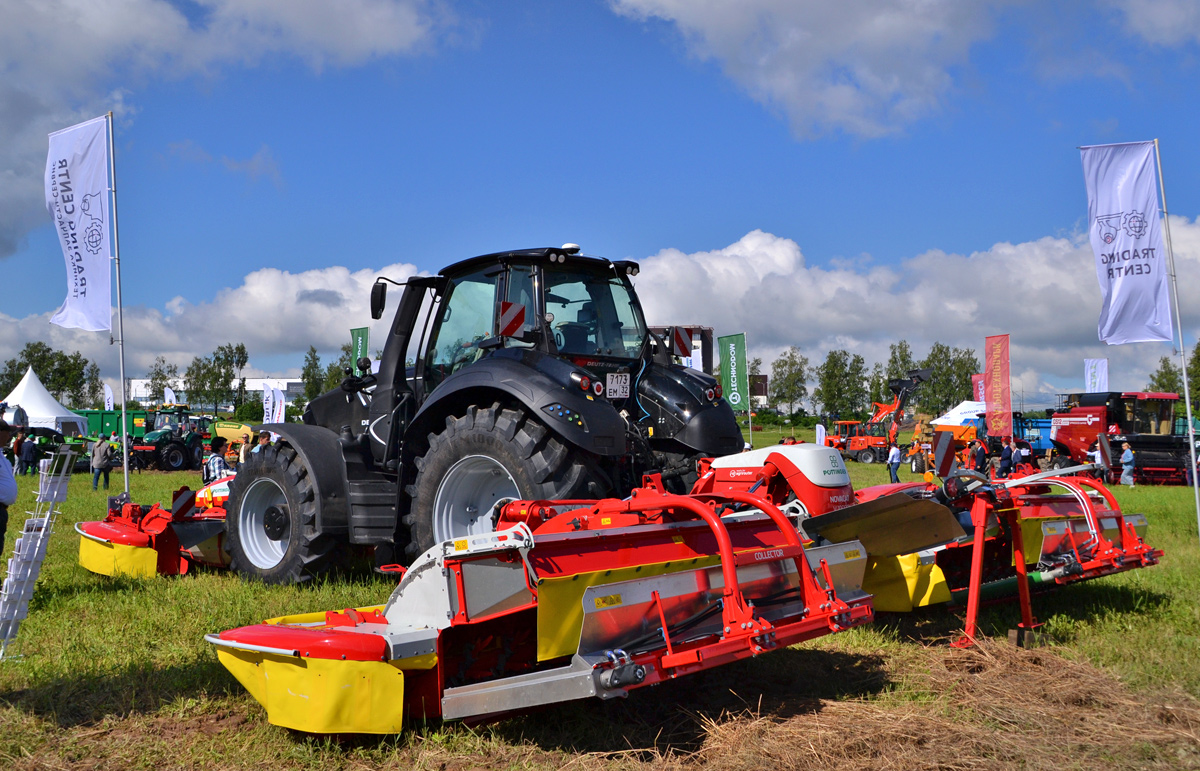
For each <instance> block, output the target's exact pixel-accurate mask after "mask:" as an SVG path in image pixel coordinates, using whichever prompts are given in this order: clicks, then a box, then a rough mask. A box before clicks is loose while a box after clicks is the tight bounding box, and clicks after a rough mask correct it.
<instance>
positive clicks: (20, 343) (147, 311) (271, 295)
mask: <svg viewBox="0 0 1200 771" xmlns="http://www.w3.org/2000/svg"><path fill="white" fill-rule="evenodd" d="M416 273H417V269H416V267H414V266H413V265H409V264H396V265H389V266H386V267H384V268H382V269H380V270H378V271H376V270H359V271H353V272H352V271H350V270H349V269H348V268H344V267H340V266H336V267H330V268H322V269H320V270H310V271H305V272H303V273H289V272H288V271H285V270H278V269H276V268H263V269H260V270H256V271H254V272H252V273H250V274H249V275H247V276H246V277H245V278H244V279H243V280H242V283H241V284H240V285H239V286H236V287H231V288H228V289H223V290H221V291H220V292H218V293H217V296H216V297H215V298H213V300H212V301H211V302H202V303H192V302H189V301H188V300H186V299H184V298H183V297H175V298H172V299H171V300H170V301H169V302H168V303H167V304H166V308H165V310H159V309H157V308H147V307H146V306H141V305H135V306H129V307H126V308H125V313H124V317H125V340H126V345H125V369H126V373H127V375H128V376H129V377H143V376H144V374H145V372H146V371H147V369H148V368H149V366H150V364H151V363H152V362H153V361H154V358H155V357H156V356H163V357H165V358H166V359H167V361H168V362H172V363H174V364H177V365H178V366H179V370H180V373H181V374H182V372H183V370H184V369H185V368H186V367H187V365H188V364H189V363H190V362H191V360H192V358H193V357H195V356H207V355H209V354H211V353H212V352H213V351H214V350H215V349H216V348H217V346H219V345H223V344H225V343H239V342H240V343H244V344H245V346H246V350H247V352H248V353H249V354H250V368H249V369H248V370H247V373H248V374H253V375H263V376H279V375H283V374H285V373H286V372H295V371H299V368H300V365H301V363H302V362H303V359H304V353H305V352H306V351H307V350H308V347H309V346H310V345H312V346H315V347H316V348H317V350H318V351H325V352H335V351H337V350H338V349H339V348H340V347H341V346H342V344H343V343H347V342H349V341H350V329H351V328H352V327H363V326H365V327H370V328H371V339H372V340H373V341H374V342H373V343H372V350H375V349H377V348H382V347H383V341H384V340H385V339H386V336H387V333H388V325H389V323H390V322H389V318H388V317H390V315H391V314H390V312H389V313H386V314H385V318H384V319H382V320H380V321H372V319H371V313H370V304H369V298H370V296H371V285H372V284H373V283H374V282H375V278H376V277H377V276H387V277H388V278H391V279H393V280H396V281H403V280H404V279H406V278H408V277H409V276H412V275H415V274H416ZM393 289H394V287H393ZM397 302H399V296H398V294H397V295H394V296H392V297H391V298H390V301H389V308H390V309H392V310H394V309H395V307H396V304H397ZM51 315H52V314H50V313H43V314H37V315H31V316H27V317H25V318H23V319H12V318H9V317H7V316H5V315H4V314H2V313H0V350H3V351H12V352H13V354H15V353H16V352H17V351H19V350H21V348H23V347H24V345H25V343H27V342H29V341H31V340H42V341H44V342H46V343H47V344H49V345H51V346H52V347H54V348H57V349H59V350H64V351H80V352H82V353H83V354H84V355H85V356H87V357H88V358H89V359H91V360H92V361H95V362H96V363H97V364H98V365H100V368H101V374H102V375H103V376H104V377H105V378H106V379H107V380H108V381H109V382H110V383H111V384H112V385H114V387H115V386H116V385H117V384H118V382H119V379H118V372H119V370H118V365H117V354H116V349H115V348H114V347H111V346H110V345H109V338H108V336H107V335H104V334H103V333H95V332H82V331H79V330H74V329H63V328H61V327H57V326H53V325H51V324H49V319H50V316H51ZM115 326H116V324H115V320H114V328H115ZM281 356H282V357H283V358H286V359H289V360H291V361H294V364H293V365H292V366H290V367H286V368H284V370H282V371H280V370H279V369H278V368H270V367H264V366H263V364H262V363H261V362H262V360H263V359H265V358H268V357H276V358H277V357H281Z"/></svg>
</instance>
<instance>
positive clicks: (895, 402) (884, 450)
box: [825, 369, 933, 463]
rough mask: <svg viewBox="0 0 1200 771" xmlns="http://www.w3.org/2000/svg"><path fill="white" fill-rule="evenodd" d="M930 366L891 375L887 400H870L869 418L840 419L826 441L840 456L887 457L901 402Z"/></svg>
mask: <svg viewBox="0 0 1200 771" xmlns="http://www.w3.org/2000/svg"><path fill="white" fill-rule="evenodd" d="M932 374H933V370H932V369H913V370H909V372H908V377H902V378H893V379H892V380H889V381H888V388H889V389H890V390H891V392H892V393H893V394H894V395H895V398H893V399H892V402H891V403H890V404H885V403H883V402H873V403H872V405H871V406H872V407H873V408H874V410H875V411H874V413H873V414H872V415H871V418H870V420H868V421H867V422H866V423H863V422H862V421H859V420H839V421H836V422H835V423H834V424H833V427H834V430H833V431H830V432H829V433H827V434H826V435H825V445H826V446H828V447H833V448H834V449H836V450H837V451H838V452H840V453H841V454H842V456H843V457H846V458H852V459H854V460H857V461H858V462H859V463H876V462H879V463H883V462H884V461H886V460H887V454H888V445H890V444H891V443H892V442H895V441H897V436H898V434H899V433H900V419H901V417H902V416H903V415H904V406H905V404H906V403H907V402H908V398H909V397H910V396H911V395H912V392H913V391H914V390H916V388H917V386H919V385H920V384H921V383H924V382H925V381H927V380H929V377H930V376H931V375H932Z"/></svg>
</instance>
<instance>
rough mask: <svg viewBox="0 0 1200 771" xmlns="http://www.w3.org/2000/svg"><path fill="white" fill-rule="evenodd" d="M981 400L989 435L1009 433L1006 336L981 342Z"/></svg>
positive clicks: (1010, 410)
mask: <svg viewBox="0 0 1200 771" xmlns="http://www.w3.org/2000/svg"><path fill="white" fill-rule="evenodd" d="M983 357H984V358H983V360H984V373H983V376H984V399H983V401H984V402H985V404H986V407H987V430H988V436H990V437H1005V436H1012V388H1011V387H1010V383H1009V373H1008V335H994V336H992V337H989V338H986V339H985V340H984V342H983Z"/></svg>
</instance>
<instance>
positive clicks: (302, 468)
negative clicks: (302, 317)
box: [226, 244, 742, 583]
mask: <svg viewBox="0 0 1200 771" xmlns="http://www.w3.org/2000/svg"><path fill="white" fill-rule="evenodd" d="M637 272H638V266H637V264H636V263H634V262H629V261H616V262H613V261H609V260H605V259H600V258H596V257H587V256H584V255H582V254H580V250H579V247H578V246H575V245H573V244H568V245H565V246H563V247H561V248H542V249H526V250H519V251H510V252H500V253H495V254H488V255H483V256H480V257H474V258H471V259H468V260H464V261H462V262H459V263H456V264H454V265H451V266H450V267H447V268H445V269H443V270H442V271H441V272H440V273H438V275H436V276H414V277H412V278H409V279H408V280H407V281H406V282H404V283H403V284H402V285H403V286H404V293H403V295H402V297H401V298H400V302H399V304H398V307H397V310H396V314H395V317H394V319H393V321H392V324H391V327H390V330H389V332H388V335H387V339H386V342H385V344H384V349H383V356H382V362H381V364H380V367H379V370H378V373H377V374H370V367H369V366H367V367H361V366H360V369H363V370H365V371H366V372H368V374H366V375H363V376H361V377H355V376H353V375H352V374H349V373H348V377H347V378H346V379H345V380H344V381H343V382H342V384H341V387H340V388H338V389H336V390H334V391H332V392H330V393H327V394H324V395H322V396H319V397H317V398H316V399H314V400H312V401H311V402H310V403H309V405H308V407H307V409H306V410H305V413H304V422H303V424H294V423H287V424H269V425H266V426H262V427H261V428H265V429H267V430H270V431H272V432H274V433H276V434H278V435H279V436H280V437H281V439H280V441H279V443H278V444H277V446H275V447H272V448H269V449H267V450H265V451H264V452H259V453H255V454H254V455H253V456H251V458H249V459H248V460H247V462H246V463H245V464H244V467H243V468H242V470H241V471H240V472H239V473H238V475H237V477H236V479H234V481H233V483H232V484H231V485H230V498H229V502H228V507H227V511H228V516H227V522H226V527H227V545H228V548H229V551H230V554H231V558H232V565H233V568H234V569H235V570H237V571H238V572H239V573H241V574H243V575H246V576H251V577H254V578H258V579H261V580H263V581H266V582H271V583H280V582H283V583H290V582H298V581H304V580H307V579H308V578H310V577H311V576H313V575H316V574H319V573H320V572H322V571H323V570H326V569H328V568H329V567H330V565H332V564H333V563H334V562H335V559H336V556H337V555H338V554H339V553H341V552H344V551H345V550H344V549H343V548H341V547H342V546H344V545H346V544H350V545H353V546H362V547H373V548H374V551H375V559H376V564H377V565H386V564H392V563H408V562H411V561H412V560H414V559H416V558H417V557H418V556H420V555H422V554H424V553H425V552H427V551H428V550H429V549H430V548H431V547H433V546H434V545H436V544H439V543H444V542H445V541H447V540H454V539H457V538H462V537H467V536H473V535H482V534H486V533H490V532H492V531H493V530H494V529H495V526H496V523H495V521H494V519H495V518H494V512H493V507H494V506H495V504H496V503H497V502H498V501H500V500H502V499H509V498H511V499H519V500H573V499H593V500H594V499H599V498H603V497H605V496H610V495H617V496H624V495H627V494H628V493H629V492H630V491H631V490H633V489H634V488H635V487H637V486H638V484H640V482H641V479H642V476H643V475H644V474H646V473H652V472H653V473H658V474H660V475H661V477H662V479H663V482H664V484H665V485H666V486H667V488H668V489H669V490H671V491H673V492H686V491H687V490H688V488H689V487H690V486H691V482H692V480H693V479H694V478H695V474H696V471H695V468H696V461H697V459H698V458H700V457H705V456H709V457H711V456H715V455H723V454H727V453H731V452H736V451H738V450H740V449H741V448H742V436H741V431H740V429H739V428H738V425H737V422H736V420H735V418H734V416H733V412H732V411H731V410H730V408H729V405H728V404H727V403H726V402H725V400H724V399H723V398H722V396H721V389H720V386H719V385H718V383H717V381H716V380H714V379H713V378H712V377H710V376H708V375H705V374H704V373H701V372H697V371H696V370H693V369H687V368H684V367H681V366H679V365H675V364H672V363H671V361H670V348H669V347H668V346H667V345H666V344H665V343H664V342H663V341H662V340H659V339H656V338H655V337H653V336H652V335H650V334H649V333H648V331H647V328H646V323H645V321H644V318H643V315H642V310H641V305H640V304H639V302H638V299H637V295H636V293H635V292H634V289H633V285H632V283H631V281H630V279H631V278H632V277H633V276H635V275H636V274H637ZM389 283H392V284H396V283H397V282H394V281H391V280H390V279H386V278H380V279H378V280H377V282H376V284H375V285H374V287H373V288H372V292H371V313H372V316H373V317H374V318H377V319H378V318H381V317H382V314H383V311H384V307H385V303H386V296H387V285H388V284H389ZM409 362H411V364H410V363H409Z"/></svg>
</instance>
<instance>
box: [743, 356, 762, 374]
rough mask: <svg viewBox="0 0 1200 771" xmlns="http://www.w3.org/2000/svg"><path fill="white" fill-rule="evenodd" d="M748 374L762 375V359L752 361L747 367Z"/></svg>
mask: <svg viewBox="0 0 1200 771" xmlns="http://www.w3.org/2000/svg"><path fill="white" fill-rule="evenodd" d="M746 374H748V375H761V374H762V359H760V358H759V357H757V356H755V357H754V358H753V359H751V360H750V363H749V364H747V365H746Z"/></svg>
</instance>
